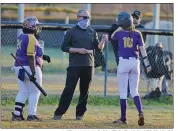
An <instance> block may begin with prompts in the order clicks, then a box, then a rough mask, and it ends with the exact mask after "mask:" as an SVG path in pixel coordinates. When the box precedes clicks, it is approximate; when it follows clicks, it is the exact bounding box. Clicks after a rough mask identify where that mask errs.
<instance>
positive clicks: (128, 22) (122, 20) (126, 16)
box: [117, 12, 133, 29]
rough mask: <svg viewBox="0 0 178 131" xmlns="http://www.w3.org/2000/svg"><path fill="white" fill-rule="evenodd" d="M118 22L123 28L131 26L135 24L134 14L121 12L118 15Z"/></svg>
mask: <svg viewBox="0 0 178 131" xmlns="http://www.w3.org/2000/svg"><path fill="white" fill-rule="evenodd" d="M117 20H118V23H119V25H120V26H121V27H122V28H124V29H125V28H129V27H132V26H133V18H132V15H131V14H130V13H128V12H121V13H119V15H118V17H117Z"/></svg>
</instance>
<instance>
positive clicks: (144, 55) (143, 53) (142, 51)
mask: <svg viewBox="0 0 178 131" xmlns="http://www.w3.org/2000/svg"><path fill="white" fill-rule="evenodd" d="M140 53H141V54H142V57H143V58H144V57H147V53H146V50H145V48H144V47H143V46H140Z"/></svg>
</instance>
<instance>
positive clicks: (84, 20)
mask: <svg viewBox="0 0 178 131" xmlns="http://www.w3.org/2000/svg"><path fill="white" fill-rule="evenodd" d="M77 19H78V21H77V24H76V26H74V27H73V28H71V29H69V30H68V31H67V33H66V35H65V38H64V42H63V44H62V46H61V50H62V51H64V52H68V53H69V66H68V68H67V78H66V84H65V88H64V90H63V92H62V95H61V98H60V101H59V105H58V108H57V109H56V111H55V113H54V117H53V119H54V120H60V119H61V117H62V115H63V114H64V113H65V112H66V111H67V109H68V107H69V105H70V103H71V100H72V97H73V94H74V91H75V88H76V85H77V82H78V80H79V79H80V83H79V90H80V96H79V100H78V104H77V107H76V119H77V120H81V119H82V117H83V115H84V113H85V112H86V110H87V108H86V105H87V99H88V89H89V86H90V84H91V81H92V77H93V74H94V54H93V53H94V50H97V51H101V50H102V49H103V48H104V45H105V42H106V41H107V40H108V35H106V34H103V35H102V40H101V42H99V40H98V35H97V33H96V31H95V30H93V29H92V28H90V27H89V19H90V16H89V13H88V11H87V10H84V9H81V10H79V11H78V13H77Z"/></svg>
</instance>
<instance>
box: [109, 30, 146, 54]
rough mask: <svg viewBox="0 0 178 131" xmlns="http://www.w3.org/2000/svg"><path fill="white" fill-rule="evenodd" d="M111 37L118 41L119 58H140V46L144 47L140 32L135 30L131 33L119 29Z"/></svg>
mask: <svg viewBox="0 0 178 131" xmlns="http://www.w3.org/2000/svg"><path fill="white" fill-rule="evenodd" d="M111 37H112V39H115V40H118V55H119V57H139V52H138V49H139V46H143V45H144V42H143V38H142V34H141V32H140V31H138V30H136V29H134V30H133V31H132V32H130V31H126V30H123V29H121V28H118V29H117V30H116V31H115V32H114V33H113V34H112V36H111Z"/></svg>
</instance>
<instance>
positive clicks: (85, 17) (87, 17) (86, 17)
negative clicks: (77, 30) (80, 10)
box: [78, 16, 90, 20]
mask: <svg viewBox="0 0 178 131" xmlns="http://www.w3.org/2000/svg"><path fill="white" fill-rule="evenodd" d="M78 17H82V18H83V19H84V20H86V19H90V17H89V16H78Z"/></svg>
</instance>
